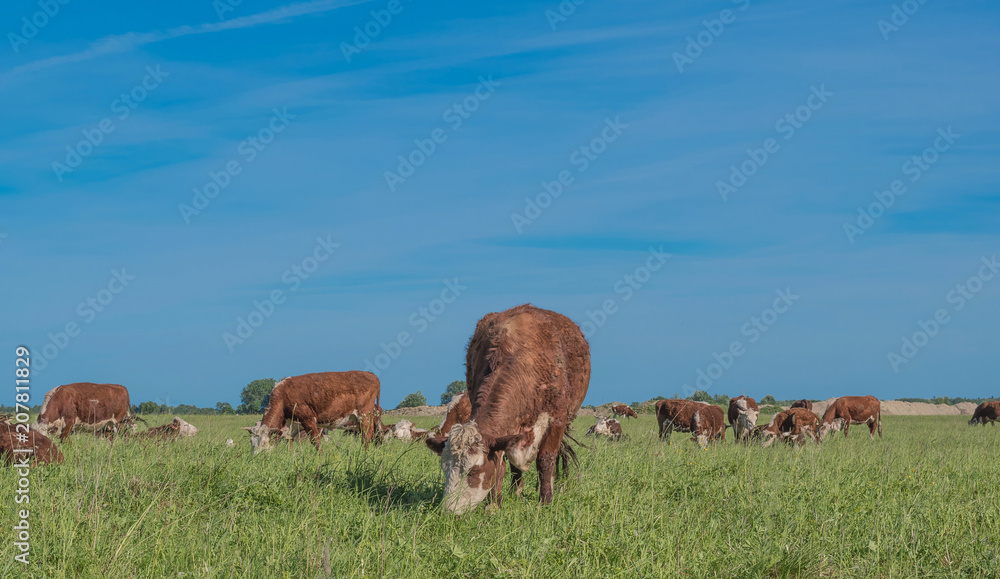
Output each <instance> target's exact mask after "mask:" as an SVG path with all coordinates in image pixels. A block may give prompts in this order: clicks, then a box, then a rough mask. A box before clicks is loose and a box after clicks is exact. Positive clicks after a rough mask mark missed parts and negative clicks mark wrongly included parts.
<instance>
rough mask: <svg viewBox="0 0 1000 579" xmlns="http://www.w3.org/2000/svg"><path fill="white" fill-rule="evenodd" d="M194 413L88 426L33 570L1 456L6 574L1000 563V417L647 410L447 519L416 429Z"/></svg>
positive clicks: (40, 477)
mask: <svg viewBox="0 0 1000 579" xmlns="http://www.w3.org/2000/svg"><path fill="white" fill-rule="evenodd" d="M187 419H188V420H189V421H190V422H192V423H193V424H195V425H196V426H198V427H199V429H201V430H200V432H199V434H198V436H197V437H196V438H194V439H187V440H181V441H177V442H173V443H168V444H163V445H157V444H154V443H149V442H142V441H135V440H121V441H118V442H116V443H115V444H114V445H109V444H108V443H107V442H104V441H100V440H95V439H93V438H91V437H88V436H85V435H76V436H74V437H73V441H72V443H71V444H69V445H63V446H62V447H61V448H62V450H63V453H64V454H65V456H66V462H65V464H63V465H60V466H57V467H44V468H41V469H37V470H36V471H34V473H33V474H32V475H31V480H32V487H31V504H30V507H29V508H30V509H31V516H30V521H31V526H32V528H31V536H32V537H31V542H32V550H31V560H32V563H31V565H30V566H29V567H27V568H26V567H24V566H23V565H21V564H20V563H16V562H14V559H13V557H14V549H13V547H12V546H11V543H12V541H13V539H12V538H11V537H12V533H11V532H10V530H9V529H10V527H9V526H7V525H8V524H13V522H14V521H15V512H16V509H17V508H19V506H18V505H15V504H14V500H13V497H14V494H13V488H14V486H15V485H16V480H17V477H16V474H15V473H14V472H13V470H12V469H4V470H3V471H2V475H0V480H2V488H3V489H6V491H7V492H5V493H4V494H5V496H7V497H8V499H7V500H4V501H2V507H0V521H2V524H3V525H4V526H7V529H8V532H7V533H6V536H7V537H8V540H7V541H6V542H5V544H4V547H3V548H4V554H5V556H4V557H3V560H2V562H0V576H3V577H9V576H23V577H72V578H76V577H187V578H191V577H383V576H384V577H427V578H432V577H476V578H482V577H900V578H909V577H938V576H940V577H998V576H1000V558H998V553H1000V504H998V503H1000V498H998V497H1000V469H998V462H997V457H998V456H1000V429H997V428H990V427H986V428H982V427H977V428H971V427H969V426H967V425H966V424H965V420H964V419H963V418H962V417H888V418H884V431H885V436H884V437H883V438H882V439H877V438H876V440H874V441H871V440H869V439H868V436H867V429H865V428H855V429H854V430H853V432H852V433H851V437H850V438H848V439H844V437H843V436H842V435H840V434H838V435H834V436H832V437H831V438H830V439H828V440H827V442H826V443H824V444H823V445H822V446H819V447H815V446H811V445H810V446H806V447H805V448H803V449H792V448H788V447H783V446H778V447H775V448H766V449H764V448H759V447H753V448H744V447H737V446H735V445H734V444H732V440H731V438H729V439H728V440H727V443H726V444H722V445H719V446H717V447H714V448H712V447H710V448H709V449H707V450H699V449H698V447H697V445H695V444H693V443H691V442H690V441H689V440H688V439H687V437H685V436H684V435H682V434H678V433H675V434H674V436H673V438H672V440H671V442H670V443H665V442H660V441H658V440H656V423H655V419H654V418H653V417H651V416H642V417H641V418H640V419H639V420H637V421H636V420H632V421H628V422H626V423H624V428H625V431H626V432H627V433H628V434H629V435H630V438H628V439H627V440H624V441H622V442H619V443H613V442H609V441H605V440H599V441H594V440H592V439H589V438H587V439H586V440H584V438H585V437H583V436H582V433H583V432H584V431H585V430H586V428H587V427H589V426H590V424H591V423H592V422H593V419H592V418H587V419H583V418H581V419H579V420H578V421H577V423H576V425H575V432H576V433H577V438H579V439H580V440H581V441H583V442H584V443H585V444H587V445H588V446H589V448H587V449H580V451H579V452H578V454H579V456H580V467H579V469H577V470H576V471H574V472H573V474H572V475H571V476H570V477H569V478H568V479H565V480H564V481H562V482H560V483H559V485H558V486H557V491H556V497H555V500H554V501H553V503H552V504H551V505H549V506H546V507H542V506H539V505H538V503H537V498H538V495H537V491H536V490H535V487H534V484H535V482H536V479H535V478H533V477H534V473H533V472H532V474H531V475H529V478H528V480H527V484H526V485H525V493H524V495H523V496H520V497H518V496H515V495H514V494H513V493H512V492H510V489H509V488H508V489H507V490H506V491H505V498H504V504H503V508H502V509H501V510H499V511H496V510H493V511H491V512H486V511H485V509H483V508H482V507H480V508H478V509H477V510H476V511H474V512H472V513H470V514H467V515H464V516H462V517H455V516H452V515H450V514H448V513H444V512H442V511H441V509H440V506H439V503H440V498H441V497H440V493H441V491H442V475H441V471H440V467H439V462H438V460H437V456H435V455H433V454H432V453H431V452H430V451H428V450H427V449H426V447H425V446H424V445H423V444H421V443H416V444H407V443H402V442H392V443H388V444H385V445H382V446H378V447H373V448H371V449H369V450H367V451H365V450H363V449H362V448H361V445H360V443H359V442H358V441H357V440H356V439H354V438H351V437H344V436H341V435H340V434H339V433H338V434H334V435H333V436H332V442H331V443H327V444H326V445H325V446H324V448H323V451H322V452H321V453H317V452H316V451H315V449H314V448H313V447H312V446H310V445H308V444H297V445H295V446H294V447H293V448H291V449H289V448H288V445H287V444H282V445H280V446H279V447H278V448H277V449H275V450H274V451H273V452H271V453H270V454H267V455H261V456H258V457H252V456H251V453H250V447H249V443H248V442H247V440H246V438H247V437H246V434H245V433H244V432H243V431H241V430H239V428H240V427H241V426H246V425H249V424H252V423H253V422H254V419H253V417H204V416H200V417H199V416H191V417H187ZM762 420H763V419H762ZM414 422H416V423H417V424H418V425H419V426H424V427H427V426H430V425H432V424H434V423H436V419H433V418H423V419H420V418H417V419H414ZM730 436H731V431H730ZM226 438H233V439H234V440H236V441H237V445H236V446H235V447H232V448H230V447H226V446H225V444H224V441H225V439H226Z"/></svg>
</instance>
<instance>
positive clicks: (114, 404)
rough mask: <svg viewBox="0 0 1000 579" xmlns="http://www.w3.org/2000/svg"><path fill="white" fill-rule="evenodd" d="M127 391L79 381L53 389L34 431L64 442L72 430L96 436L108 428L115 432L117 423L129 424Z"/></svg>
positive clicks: (109, 385)
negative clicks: (87, 432) (88, 432)
mask: <svg viewBox="0 0 1000 579" xmlns="http://www.w3.org/2000/svg"><path fill="white" fill-rule="evenodd" d="M130 408H131V407H130V406H129V398H128V390H126V389H125V387H124V386H120V385H118V384H92V383H90V382H78V383H76V384H65V385H63V386H56V387H55V388H53V389H52V390H49V391H48V392H47V393H46V394H45V400H44V401H43V402H42V411H41V412H40V413H39V415H38V422H37V423H36V425H35V428H37V429H38V431H39V432H41V433H43V434H46V435H48V436H58V437H59V440H66V439H67V438H69V435H70V433H72V432H73V431H74V430H88V431H92V432H94V433H95V434H96V433H97V432H99V431H101V430H104V429H108V430H110V431H111V432H117V431H118V429H119V424H121V423H122V422H126V423H127V424H130V425H131V426H132V427H134V424H135V423H134V422H129V421H130V419H131V417H132V415H131V414H130V410H129V409H130Z"/></svg>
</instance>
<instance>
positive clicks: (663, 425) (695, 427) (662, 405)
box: [656, 399, 726, 448]
mask: <svg viewBox="0 0 1000 579" xmlns="http://www.w3.org/2000/svg"><path fill="white" fill-rule="evenodd" d="M656 422H657V423H658V424H659V427H660V439H663V438H664V437H666V438H667V440H670V434H671V433H672V432H673V431H674V430H677V431H679V432H690V433H692V434H693V435H694V436H692V437H691V440H692V441H694V442H697V443H698V445H699V446H701V447H702V448H704V447H705V446H707V445H708V443H709V442H710V441H714V440H719V439H722V440H725V439H726V416H725V414H723V413H722V409H721V408H719V407H718V406H716V405H715V404H707V403H705V402H695V401H693V400H676V399H668V400H660V401H659V402H657V403H656Z"/></svg>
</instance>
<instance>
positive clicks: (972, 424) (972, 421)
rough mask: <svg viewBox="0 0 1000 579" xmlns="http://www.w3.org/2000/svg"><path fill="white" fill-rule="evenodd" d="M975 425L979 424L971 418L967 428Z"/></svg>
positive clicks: (975, 419) (977, 420)
mask: <svg viewBox="0 0 1000 579" xmlns="http://www.w3.org/2000/svg"><path fill="white" fill-rule="evenodd" d="M977 424H979V419H978V418H975V417H973V419H972V420H970V421H969V426H975V425H977Z"/></svg>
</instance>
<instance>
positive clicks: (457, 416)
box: [437, 392, 472, 436]
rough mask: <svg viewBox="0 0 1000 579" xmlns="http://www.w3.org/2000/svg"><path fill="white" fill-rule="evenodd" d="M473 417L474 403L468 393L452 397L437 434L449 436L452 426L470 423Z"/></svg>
mask: <svg viewBox="0 0 1000 579" xmlns="http://www.w3.org/2000/svg"><path fill="white" fill-rule="evenodd" d="M471 417H472V402H471V401H470V400H469V395H468V393H467V392H460V393H458V394H456V395H454V396H452V398H451V401H450V402H448V406H447V408H446V409H445V412H444V418H442V419H441V424H439V425H438V427H437V434H438V435H440V436H448V431H449V430H451V427H452V426H455V425H456V424H462V423H465V422H468V421H469V418H471Z"/></svg>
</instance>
